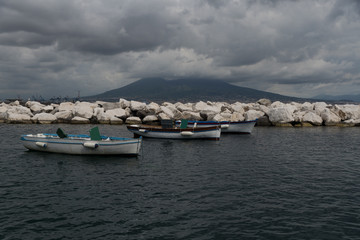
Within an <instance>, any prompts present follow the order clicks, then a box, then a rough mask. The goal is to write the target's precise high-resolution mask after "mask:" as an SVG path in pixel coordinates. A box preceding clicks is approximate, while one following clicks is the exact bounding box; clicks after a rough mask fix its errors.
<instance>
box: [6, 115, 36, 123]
mask: <svg viewBox="0 0 360 240" xmlns="http://www.w3.org/2000/svg"><path fill="white" fill-rule="evenodd" d="M6 122H7V123H31V118H30V115H28V114H24V113H17V112H8V114H7V119H6Z"/></svg>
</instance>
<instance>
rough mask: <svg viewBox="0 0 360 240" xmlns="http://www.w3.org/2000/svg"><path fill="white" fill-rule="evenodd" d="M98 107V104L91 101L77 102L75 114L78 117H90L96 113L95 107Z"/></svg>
mask: <svg viewBox="0 0 360 240" xmlns="http://www.w3.org/2000/svg"><path fill="white" fill-rule="evenodd" d="M96 107H97V104H94V103H89V102H76V104H75V107H74V115H75V116H76V117H81V118H87V119H90V118H92V116H93V115H94V108H96Z"/></svg>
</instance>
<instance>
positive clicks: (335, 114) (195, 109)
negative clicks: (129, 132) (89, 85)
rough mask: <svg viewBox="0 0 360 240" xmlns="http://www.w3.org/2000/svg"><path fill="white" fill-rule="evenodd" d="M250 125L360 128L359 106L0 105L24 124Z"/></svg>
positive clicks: (4, 114)
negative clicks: (176, 122)
mask: <svg viewBox="0 0 360 240" xmlns="http://www.w3.org/2000/svg"><path fill="white" fill-rule="evenodd" d="M164 119H170V120H178V119H187V120H198V121H244V120H245V121H250V120H255V119H258V121H257V126H279V127H312V126H349V127H355V126H360V105H359V104H328V103H325V102H314V103H310V102H304V103H298V102H290V103H283V102H280V101H275V102H271V101H270V100H269V99H260V100H258V101H256V102H254V103H241V102H234V103H227V102H211V101H207V102H205V101H198V102H195V103H181V102H177V103H170V102H163V103H161V104H159V103H155V102H150V103H145V102H140V101H134V100H126V99H123V98H120V99H119V101H117V102H104V101H96V102H84V101H77V102H62V103H50V104H43V103H40V102H38V101H27V102H25V103H20V102H19V101H13V102H10V103H5V102H2V103H0V123H9V124H16V123H21V124H23V123H29V124H52V123H69V124H89V123H92V124H142V123H143V124H153V125H156V124H158V123H159V122H160V121H161V120H164Z"/></svg>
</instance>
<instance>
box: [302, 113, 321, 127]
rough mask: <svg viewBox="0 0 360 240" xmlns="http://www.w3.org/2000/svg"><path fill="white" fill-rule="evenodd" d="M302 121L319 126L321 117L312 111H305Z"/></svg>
mask: <svg viewBox="0 0 360 240" xmlns="http://www.w3.org/2000/svg"><path fill="white" fill-rule="evenodd" d="M302 121H303V122H308V123H311V124H312V125H315V126H321V125H322V122H323V119H322V118H321V117H320V116H319V115H317V114H316V113H314V112H306V113H305V114H304V116H303V119H302Z"/></svg>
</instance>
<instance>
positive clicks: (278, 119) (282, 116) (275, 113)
mask: <svg viewBox="0 0 360 240" xmlns="http://www.w3.org/2000/svg"><path fill="white" fill-rule="evenodd" d="M273 104H274V103H273ZM283 106H284V105H283ZM292 113H293V110H292V109H290V108H288V107H278V108H272V109H270V111H269V120H270V122H272V123H290V122H293V121H294V117H293V115H292Z"/></svg>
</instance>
